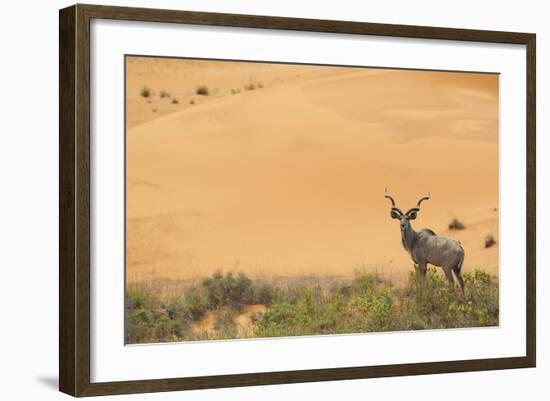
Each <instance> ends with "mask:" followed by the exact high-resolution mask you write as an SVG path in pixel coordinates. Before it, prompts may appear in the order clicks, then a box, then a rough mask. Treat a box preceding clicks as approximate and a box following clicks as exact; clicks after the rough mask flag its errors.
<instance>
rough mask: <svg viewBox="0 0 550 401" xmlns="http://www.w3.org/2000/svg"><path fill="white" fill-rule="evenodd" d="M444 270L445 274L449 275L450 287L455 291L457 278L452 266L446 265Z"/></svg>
mask: <svg viewBox="0 0 550 401" xmlns="http://www.w3.org/2000/svg"><path fill="white" fill-rule="evenodd" d="M443 271H444V272H445V276H447V281H448V282H449V287H451V288H452V289H453V291H454V289H455V280H454V278H453V273H451V268H447V267H445V268H444V269H443Z"/></svg>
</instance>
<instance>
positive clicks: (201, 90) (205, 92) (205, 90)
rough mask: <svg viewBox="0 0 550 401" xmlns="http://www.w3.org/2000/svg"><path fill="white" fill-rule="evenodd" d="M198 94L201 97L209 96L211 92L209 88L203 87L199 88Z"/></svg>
mask: <svg viewBox="0 0 550 401" xmlns="http://www.w3.org/2000/svg"><path fill="white" fill-rule="evenodd" d="M196 94H197V95H201V96H208V95H209V94H210V91H209V90H208V86H205V85H201V86H199V87H197V90H196Z"/></svg>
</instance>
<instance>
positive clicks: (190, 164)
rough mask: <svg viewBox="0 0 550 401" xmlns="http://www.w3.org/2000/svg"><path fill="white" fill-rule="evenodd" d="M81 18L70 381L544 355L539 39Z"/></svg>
mask: <svg viewBox="0 0 550 401" xmlns="http://www.w3.org/2000/svg"><path fill="white" fill-rule="evenodd" d="M59 18H60V19H59V26H60V204H59V210H60V336H59V338H60V343H59V348H60V381H59V386H60V390H61V391H63V392H65V393H68V394H71V395H74V396H91V395H104V394H121V393H141V392H155V391H172V390H186V389H203V388H218V387H232V386H249V385H262V384H279V383H296V382H311V381H324V380H342V379H360V378H374V377H387V376H398V375H419V374H432V373H443V372H463V371H479V370H490V369H511V368H527V367H534V366H535V360H536V357H535V355H536V347H535V344H536V340H535V332H536V314H535V299H536V294H535V284H536V280H535V206H536V205H535V35H534V34H530V33H513V32H495V31H480V30H467V29H450V28H435V27H420V26H403V25H386V24H371V23H363V22H349V21H326V20H310V19H296V18H282V17H267V16H252V15H232V14H218V13H202V12H188V11H168V10H153V9H137V8H121V7H106V6H94V5H75V6H72V7H69V8H66V9H63V10H61V11H60V17H59Z"/></svg>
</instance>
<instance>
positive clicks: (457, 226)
mask: <svg viewBox="0 0 550 401" xmlns="http://www.w3.org/2000/svg"><path fill="white" fill-rule="evenodd" d="M465 228H466V226H465V225H464V223H462V222H461V221H460V220H458V219H457V218H454V219H453V220H451V222H450V223H449V230H464V229H465Z"/></svg>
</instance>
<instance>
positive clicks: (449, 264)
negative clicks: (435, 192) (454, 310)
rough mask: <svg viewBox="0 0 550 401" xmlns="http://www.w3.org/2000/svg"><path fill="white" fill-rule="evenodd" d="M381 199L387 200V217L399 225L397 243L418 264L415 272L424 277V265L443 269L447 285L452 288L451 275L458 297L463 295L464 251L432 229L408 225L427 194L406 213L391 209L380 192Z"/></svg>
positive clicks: (393, 206)
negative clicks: (460, 293)
mask: <svg viewBox="0 0 550 401" xmlns="http://www.w3.org/2000/svg"><path fill="white" fill-rule="evenodd" d="M384 197H386V198H388V199H389V200H390V201H391V205H392V208H391V212H390V213H391V217H392V219H398V220H399V222H400V226H401V242H402V244H403V248H405V250H406V251H407V252H408V253H409V254H410V255H411V258H412V260H413V262H414V263H415V264H416V265H418V269H419V270H420V272H421V273H422V274H423V275H424V276H425V275H426V271H427V264H428V263H430V264H432V265H434V266H439V267H441V268H443V271H444V272H445V276H446V277H447V280H448V281H449V285H450V286H452V288H453V289H454V279H453V274H452V273H451V271H452V272H454V274H455V276H456V279H457V280H458V282H459V284H460V289H461V290H462V294H464V280H463V279H462V274H461V270H462V263H463V262H464V249H463V248H462V245H460V242H458V241H456V240H454V239H450V238H445V237H441V236H439V235H437V234H436V233H434V232H433V231H432V230H430V229H428V228H425V229H423V230H420V231H414V230H413V228H412V226H411V220H414V219H416V215H417V213H418V212H419V211H420V204H421V203H422V202H423V201H425V200H428V199H430V194H429V193H428V196H424V197H422V198H420V200H419V201H418V203H417V204H416V207H413V208H412V209H410V210H409V211H407V213H403V212H402V211H401V210H400V209H399V208H397V207H396V206H395V200H394V199H393V198H392V197H391V196H390V195H389V194H388V190H387V189H386V191H385V192H384Z"/></svg>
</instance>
